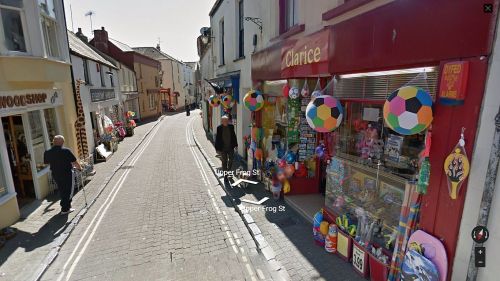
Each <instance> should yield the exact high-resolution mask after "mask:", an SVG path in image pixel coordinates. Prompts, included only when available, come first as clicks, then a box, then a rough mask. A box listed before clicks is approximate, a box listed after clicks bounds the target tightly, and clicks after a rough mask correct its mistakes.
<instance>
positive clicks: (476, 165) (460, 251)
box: [452, 21, 500, 281]
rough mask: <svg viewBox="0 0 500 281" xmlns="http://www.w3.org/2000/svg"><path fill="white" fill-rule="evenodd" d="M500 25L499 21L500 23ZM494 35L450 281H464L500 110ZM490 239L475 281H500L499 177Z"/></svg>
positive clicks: (498, 46) (499, 44)
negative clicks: (484, 259) (483, 263)
mask: <svg viewBox="0 0 500 281" xmlns="http://www.w3.org/2000/svg"><path fill="white" fill-rule="evenodd" d="M499 22H500V21H499ZM498 26H499V24H498V23H497V34H496V39H495V43H494V46H493V53H492V56H491V57H490V69H489V72H488V80H487V84H486V91H485V96H484V100H483V106H482V109H481V117H480V121H479V122H480V123H479V128H478V131H477V139H476V143H475V147H474V153H473V155H472V162H471V163H472V165H471V171H470V175H469V184H468V186H467V189H468V190H467V195H466V198H465V205H464V211H463V215H462V223H461V226H460V234H459V240H458V247H457V252H456V256H455V262H454V264H453V275H452V280H465V276H467V268H468V265H469V258H470V254H471V250H472V239H471V236H470V235H471V231H472V229H473V228H474V227H475V226H476V223H477V218H478V215H479V209H480V204H481V198H482V192H483V187H484V182H485V178H486V169H487V167H488V160H489V157H490V153H491V146H492V141H493V134H494V131H495V115H496V114H497V112H498V109H499V107H500V94H499V92H498V91H499V89H500V79H498V77H500V36H499V34H498ZM488 229H489V230H490V238H489V240H488V241H487V242H486V243H485V244H484V246H485V247H486V268H481V269H479V274H478V278H477V280H478V281H490V280H499V279H500V277H499V276H500V267H499V266H497V265H498V264H499V262H498V261H500V175H498V176H497V182H496V189H495V194H494V198H493V206H492V208H491V211H490V218H489V223H488Z"/></svg>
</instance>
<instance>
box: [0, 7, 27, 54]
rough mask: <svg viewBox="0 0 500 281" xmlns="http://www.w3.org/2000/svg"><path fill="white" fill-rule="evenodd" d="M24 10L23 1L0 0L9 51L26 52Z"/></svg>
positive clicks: (4, 32) (0, 11)
mask: <svg viewBox="0 0 500 281" xmlns="http://www.w3.org/2000/svg"><path fill="white" fill-rule="evenodd" d="M22 9H23V1H22V0H0V16H1V19H2V25H3V34H4V40H5V43H4V44H5V48H6V49H7V50H9V51H15V52H26V39H25V38H24V21H23V18H22V17H23V10H22Z"/></svg>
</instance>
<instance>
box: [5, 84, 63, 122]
mask: <svg viewBox="0 0 500 281" xmlns="http://www.w3.org/2000/svg"><path fill="white" fill-rule="evenodd" d="M62 104H63V96H62V92H61V91H60V90H56V89H29V90H19V91H5V92H0V115H2V116H7V115H12V114H19V113H22V112H25V111H30V110H38V109H44V108H50V107H56V106H60V105H62Z"/></svg>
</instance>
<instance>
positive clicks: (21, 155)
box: [1, 115, 36, 208]
mask: <svg viewBox="0 0 500 281" xmlns="http://www.w3.org/2000/svg"><path fill="white" fill-rule="evenodd" d="M1 120H2V126H3V131H4V135H5V143H6V145H7V153H8V154H9V155H8V156H9V165H10V170H11V172H12V179H13V181H14V187H15V190H16V193H17V202H18V204H19V207H20V208H21V207H23V206H24V205H26V204H28V203H30V202H32V201H33V200H35V198H36V193H35V185H34V182H33V173H32V170H31V155H30V153H29V149H28V144H27V142H26V134H25V131H24V124H23V118H22V117H21V115H13V116H7V117H2V118H1Z"/></svg>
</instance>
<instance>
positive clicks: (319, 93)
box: [311, 91, 323, 99]
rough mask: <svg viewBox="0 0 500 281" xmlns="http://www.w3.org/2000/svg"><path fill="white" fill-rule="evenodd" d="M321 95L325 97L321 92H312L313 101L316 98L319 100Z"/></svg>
mask: <svg viewBox="0 0 500 281" xmlns="http://www.w3.org/2000/svg"><path fill="white" fill-rule="evenodd" d="M321 95H323V94H322V93H321V91H314V92H312V94H311V98H312V99H315V98H317V97H319V96H321Z"/></svg>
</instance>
